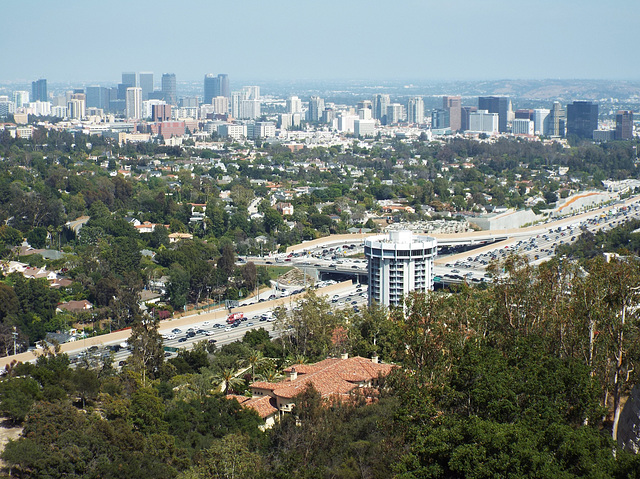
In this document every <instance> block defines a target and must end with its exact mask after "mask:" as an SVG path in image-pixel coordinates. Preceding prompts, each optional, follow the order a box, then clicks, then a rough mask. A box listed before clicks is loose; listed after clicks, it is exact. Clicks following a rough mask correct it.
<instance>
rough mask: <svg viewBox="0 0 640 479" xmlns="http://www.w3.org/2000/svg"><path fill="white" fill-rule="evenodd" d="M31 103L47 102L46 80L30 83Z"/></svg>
mask: <svg viewBox="0 0 640 479" xmlns="http://www.w3.org/2000/svg"><path fill="white" fill-rule="evenodd" d="M31 101H49V95H48V93H47V80H46V79H44V78H41V79H40V80H36V81H33V82H31Z"/></svg>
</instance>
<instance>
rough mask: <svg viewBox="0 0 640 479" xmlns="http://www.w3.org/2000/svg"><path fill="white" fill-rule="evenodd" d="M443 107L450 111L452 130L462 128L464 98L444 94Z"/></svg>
mask: <svg viewBox="0 0 640 479" xmlns="http://www.w3.org/2000/svg"><path fill="white" fill-rule="evenodd" d="M442 108H443V109H444V110H447V111H448V112H449V127H450V128H451V131H453V132H455V131H459V130H461V129H462V98H460V97H459V96H443V97H442Z"/></svg>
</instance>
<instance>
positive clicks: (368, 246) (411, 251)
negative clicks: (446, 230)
mask: <svg viewBox="0 0 640 479" xmlns="http://www.w3.org/2000/svg"><path fill="white" fill-rule="evenodd" d="M437 249H438V248H437V241H436V239H435V238H433V237H431V236H418V235H414V234H413V233H412V232H411V231H392V232H390V233H389V235H378V236H371V237H369V238H366V239H365V240H364V255H365V258H367V262H368V265H369V304H373V303H374V302H375V303H379V304H384V305H385V306H399V305H402V300H403V297H404V296H406V295H407V294H408V293H410V292H411V291H418V292H426V291H429V290H432V289H433V262H434V260H435V257H436V255H437Z"/></svg>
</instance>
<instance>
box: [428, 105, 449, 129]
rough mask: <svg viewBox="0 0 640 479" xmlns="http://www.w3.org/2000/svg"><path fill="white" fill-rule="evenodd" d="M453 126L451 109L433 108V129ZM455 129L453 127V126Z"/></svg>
mask: <svg viewBox="0 0 640 479" xmlns="http://www.w3.org/2000/svg"><path fill="white" fill-rule="evenodd" d="M450 127H451V117H450V116H449V110H448V109H445V108H442V109H438V110H433V112H431V129H432V130H443V129H445V128H450ZM451 129H452V130H453V128H451Z"/></svg>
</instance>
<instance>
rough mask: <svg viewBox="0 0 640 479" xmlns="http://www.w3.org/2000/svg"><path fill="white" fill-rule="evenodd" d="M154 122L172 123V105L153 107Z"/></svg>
mask: <svg viewBox="0 0 640 479" xmlns="http://www.w3.org/2000/svg"><path fill="white" fill-rule="evenodd" d="M151 117H152V119H153V121H171V105H167V104H166V103H165V104H162V105H153V106H152V107H151Z"/></svg>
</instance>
